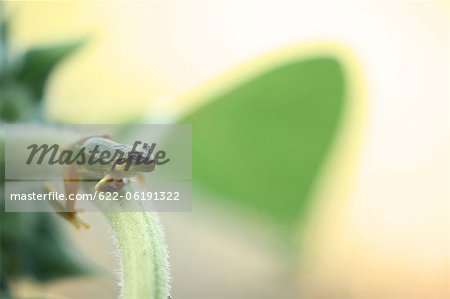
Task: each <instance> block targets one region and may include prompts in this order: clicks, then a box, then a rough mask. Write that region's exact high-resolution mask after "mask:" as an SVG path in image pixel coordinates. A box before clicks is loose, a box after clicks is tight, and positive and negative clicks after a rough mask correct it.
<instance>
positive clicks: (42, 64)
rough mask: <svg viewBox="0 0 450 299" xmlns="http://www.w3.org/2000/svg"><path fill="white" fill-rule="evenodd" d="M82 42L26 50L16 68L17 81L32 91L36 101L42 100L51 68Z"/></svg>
mask: <svg viewBox="0 0 450 299" xmlns="http://www.w3.org/2000/svg"><path fill="white" fill-rule="evenodd" d="M82 44H83V41H76V42H71V43H67V44H62V45H57V46H49V47H40V48H34V49H30V50H28V51H27V52H26V53H25V55H24V57H23V61H22V64H21V66H20V67H19V68H18V71H17V75H16V76H17V77H16V79H17V81H18V82H20V83H22V84H24V85H25V86H27V87H28V88H29V89H30V90H31V91H32V93H33V96H34V99H35V100H36V101H40V100H42V96H43V93H44V87H45V84H46V82H47V79H48V77H49V75H50V73H51V72H52V70H53V69H54V68H55V66H57V65H58V63H60V62H61V61H62V60H64V59H65V58H66V57H67V56H69V55H70V54H72V53H73V52H75V50H76V49H78V48H79V47H80V46H81V45H82Z"/></svg>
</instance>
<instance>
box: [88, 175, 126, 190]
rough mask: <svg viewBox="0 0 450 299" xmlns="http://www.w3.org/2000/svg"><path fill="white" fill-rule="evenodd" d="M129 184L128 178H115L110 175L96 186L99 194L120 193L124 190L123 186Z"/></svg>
mask: <svg viewBox="0 0 450 299" xmlns="http://www.w3.org/2000/svg"><path fill="white" fill-rule="evenodd" d="M127 183H128V179H127V178H114V177H112V176H110V175H107V176H105V177H104V178H102V179H101V180H100V181H98V183H97V185H95V191H98V192H118V191H120V190H122V188H123V186H125V185H126V184H127Z"/></svg>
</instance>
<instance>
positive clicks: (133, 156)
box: [128, 152, 141, 162]
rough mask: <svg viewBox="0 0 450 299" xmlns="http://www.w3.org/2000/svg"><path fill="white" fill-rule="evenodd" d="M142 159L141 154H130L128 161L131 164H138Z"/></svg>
mask: <svg viewBox="0 0 450 299" xmlns="http://www.w3.org/2000/svg"><path fill="white" fill-rule="evenodd" d="M140 157H141V154H140V153H138V152H131V153H128V160H129V161H131V162H137V161H138V159H139V158H140Z"/></svg>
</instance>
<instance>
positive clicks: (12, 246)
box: [1, 213, 99, 281]
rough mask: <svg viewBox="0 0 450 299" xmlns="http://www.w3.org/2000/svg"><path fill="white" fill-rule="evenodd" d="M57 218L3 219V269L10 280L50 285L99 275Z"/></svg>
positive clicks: (34, 215)
mask: <svg viewBox="0 0 450 299" xmlns="http://www.w3.org/2000/svg"><path fill="white" fill-rule="evenodd" d="M54 217H55V215H52V214H46V213H8V217H4V218H3V219H2V227H1V232H2V235H1V239H2V250H1V254H2V268H3V267H5V270H6V271H5V272H6V273H8V278H9V279H11V278H16V277H23V276H25V277H31V278H33V279H36V280H38V281H47V280H51V279H56V278H64V277H68V276H75V275H87V274H94V273H98V272H99V271H98V270H97V269H96V268H95V267H94V266H92V265H90V264H88V263H87V262H86V261H85V260H84V256H83V255H82V254H81V253H79V252H77V251H75V250H73V249H74V248H71V245H70V244H71V242H69V240H68V239H67V238H66V237H65V236H64V234H63V232H62V231H61V224H60V223H59V222H58V221H57V219H55V218H54ZM3 263H4V265H3Z"/></svg>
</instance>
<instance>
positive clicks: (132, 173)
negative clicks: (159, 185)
mask: <svg viewBox="0 0 450 299" xmlns="http://www.w3.org/2000/svg"><path fill="white" fill-rule="evenodd" d="M138 143H139V144H141V145H140V146H137V144H138ZM65 151H68V152H72V153H74V154H79V153H80V152H82V153H83V154H84V155H83V156H84V157H81V155H79V156H78V159H77V161H78V162H83V163H71V164H70V165H65V166H64V167H63V179H64V189H65V194H66V198H69V196H70V195H72V197H74V196H76V194H77V192H78V185H79V184H78V183H79V182H80V181H83V180H86V179H87V180H92V179H94V180H98V182H97V184H96V185H95V191H98V192H117V191H120V190H121V189H122V188H123V187H124V186H125V185H126V184H127V183H128V182H129V179H130V178H137V179H138V180H139V181H140V182H141V184H142V185H143V176H142V174H143V173H147V172H152V171H153V170H154V169H155V165H156V164H155V161H154V157H153V155H151V152H150V153H149V149H148V147H147V146H146V144H142V143H141V142H136V143H135V144H134V145H133V146H131V145H128V144H122V143H118V142H115V141H113V140H112V139H111V138H110V137H109V136H107V135H105V136H92V137H88V138H84V139H82V140H79V141H77V142H75V143H74V144H72V145H70V146H69V147H67V148H65ZM75 202H76V201H75V200H67V201H66V203H67V204H66V207H65V208H64V207H63V206H62V204H60V203H59V202H57V201H51V203H52V204H53V207H54V208H55V210H56V211H57V212H58V213H59V214H60V215H61V216H62V217H63V218H64V219H66V220H68V221H69V222H70V223H72V224H73V225H74V226H75V227H76V228H80V227H85V228H89V225H88V224H87V223H85V222H83V221H82V220H81V219H80V218H78V217H77V211H76V210H75V209H74V206H75Z"/></svg>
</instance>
